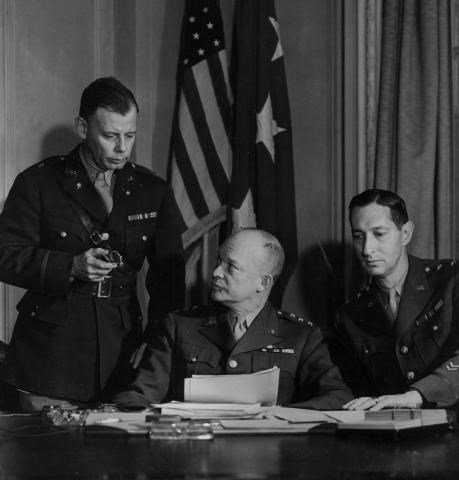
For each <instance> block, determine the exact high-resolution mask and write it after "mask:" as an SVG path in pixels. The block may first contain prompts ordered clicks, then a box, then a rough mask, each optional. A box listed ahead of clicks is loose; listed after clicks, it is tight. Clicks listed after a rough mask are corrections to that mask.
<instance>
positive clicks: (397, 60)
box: [369, 0, 454, 258]
mask: <svg viewBox="0 0 459 480" xmlns="http://www.w3.org/2000/svg"><path fill="white" fill-rule="evenodd" d="M383 8H384V10H383V34H382V56H381V77H380V82H381V83H380V97H379V107H378V117H377V140H376V154H375V159H374V172H373V178H371V172H370V175H369V187H375V188H385V189H389V190H393V191H395V192H397V193H398V194H399V195H400V196H401V197H403V198H404V199H405V201H406V203H407V207H408V213H409V214H410V217H411V219H412V220H413V221H414V222H415V235H414V238H413V241H412V243H411V247H410V251H411V252H412V253H414V254H416V255H419V256H423V257H430V258H440V257H451V256H453V247H454V241H453V239H454V217H453V212H454V209H453V205H454V197H453V186H454V178H453V177H454V176H453V148H452V146H453V130H452V127H453V112H452V78H451V38H450V35H451V28H450V2H449V1H443V0H441V1H437V0H385V2H384V7H383ZM371 163H373V162H371Z"/></svg>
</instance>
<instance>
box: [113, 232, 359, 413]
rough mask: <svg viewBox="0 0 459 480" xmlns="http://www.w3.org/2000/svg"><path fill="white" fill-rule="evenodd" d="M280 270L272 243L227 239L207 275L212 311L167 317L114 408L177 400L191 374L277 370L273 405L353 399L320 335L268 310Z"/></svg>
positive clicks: (269, 238) (259, 236)
mask: <svg viewBox="0 0 459 480" xmlns="http://www.w3.org/2000/svg"><path fill="white" fill-rule="evenodd" d="M283 263H284V252H283V249H282V247H281V245H280V243H279V242H278V240H277V239H276V238H275V237H274V236H273V235H271V234H269V233H267V232H264V231H262V230H256V229H246V230H241V231H239V232H237V233H235V234H233V235H232V236H230V237H229V238H228V239H227V240H226V241H225V242H224V244H223V245H222V247H221V248H220V252H219V259H218V264H217V266H216V268H215V270H214V272H213V278H212V299H213V300H214V302H215V304H214V305H210V306H204V307H200V308H192V309H191V310H187V311H181V312H175V313H172V314H170V315H169V317H168V318H167V319H165V321H164V322H163V323H162V325H161V329H160V330H159V331H158V333H157V335H156V336H155V337H154V338H153V341H152V342H151V343H150V345H149V346H148V347H147V350H146V352H145V355H144V358H143V360H142V362H141V364H140V367H139V371H138V374H137V379H136V380H135V382H134V383H133V384H131V386H130V388H129V389H128V390H127V391H124V392H121V393H119V394H118V395H117V396H116V397H115V403H116V404H117V405H118V406H120V407H131V408H132V407H144V406H148V405H149V404H150V403H159V402H162V401H167V400H183V399H184V394H183V389H184V379H185V378H186V377H191V376H192V375H193V374H201V375H203V374H204V375H209V374H212V375H218V374H242V373H253V372H257V371H260V370H264V369H268V368H271V367H273V366H275V365H277V366H278V367H279V368H280V380H279V390H278V398H277V403H278V404H291V403H297V402H301V403H299V406H302V407H304V408H314V409H324V410H325V409H338V408H341V406H342V405H343V403H345V402H346V401H349V400H350V399H351V398H352V397H351V394H350V392H349V390H348V388H347V387H346V386H345V385H344V383H343V381H342V379H341V375H340V373H339V371H338V368H337V367H335V366H334V365H333V364H332V363H331V361H330V356H329V352H328V350H327V347H326V345H325V343H324V341H323V338H322V335H321V333H320V331H319V328H317V327H316V326H314V325H313V324H312V323H311V322H309V321H306V320H304V319H303V318H301V317H297V316H296V315H293V314H289V313H285V312H282V311H276V310H274V309H273V307H272V306H271V305H270V303H269V302H268V296H269V293H270V291H271V289H272V286H273V284H274V282H275V281H276V278H277V277H278V276H279V274H280V273H281V271H282V267H283Z"/></svg>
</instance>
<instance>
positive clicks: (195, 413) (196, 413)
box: [153, 402, 268, 420]
mask: <svg viewBox="0 0 459 480" xmlns="http://www.w3.org/2000/svg"><path fill="white" fill-rule="evenodd" d="M153 407H154V408H158V409H161V414H162V415H179V416H180V417H181V418H184V419H210V420H216V419H220V418H229V417H230V418H253V417H254V416H256V415H259V414H261V413H263V412H265V411H266V410H267V409H268V407H262V406H261V404H260V403H255V404H252V405H247V404H245V403H243V404H240V403H193V402H169V403H159V404H155V405H153Z"/></svg>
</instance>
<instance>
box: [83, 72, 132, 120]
mask: <svg viewBox="0 0 459 480" xmlns="http://www.w3.org/2000/svg"><path fill="white" fill-rule="evenodd" d="M132 107H135V108H136V110H137V112H138V111H139V106H138V104H137V101H136V99H135V97H134V94H133V93H132V92H131V91H130V90H129V89H128V88H127V87H125V86H124V85H123V84H122V83H121V82H120V81H119V80H117V79H116V78H114V77H102V78H98V79H97V80H94V81H93V82H92V83H90V84H89V85H88V86H87V87H86V88H85V89H84V90H83V93H82V95H81V101H80V111H79V113H78V115H79V116H80V117H82V118H84V119H85V120H86V121H87V120H88V118H89V117H90V116H91V115H93V114H94V112H95V111H96V110H97V109H98V108H105V109H106V110H109V111H110V112H115V113H119V114H121V115H126V114H127V113H128V112H129V110H131V108H132Z"/></svg>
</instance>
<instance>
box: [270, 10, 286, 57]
mask: <svg viewBox="0 0 459 480" xmlns="http://www.w3.org/2000/svg"><path fill="white" fill-rule="evenodd" d="M269 21H270V22H271V24H272V26H273V28H274V30H275V32H276V35H277V45H276V50H275V51H274V55H273V58H271V62H273V61H274V60H276V59H277V58H279V57H282V56H283V55H284V52H283V51H282V45H281V43H280V32H279V23H278V22H277V21H276V19H275V18H273V17H269Z"/></svg>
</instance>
